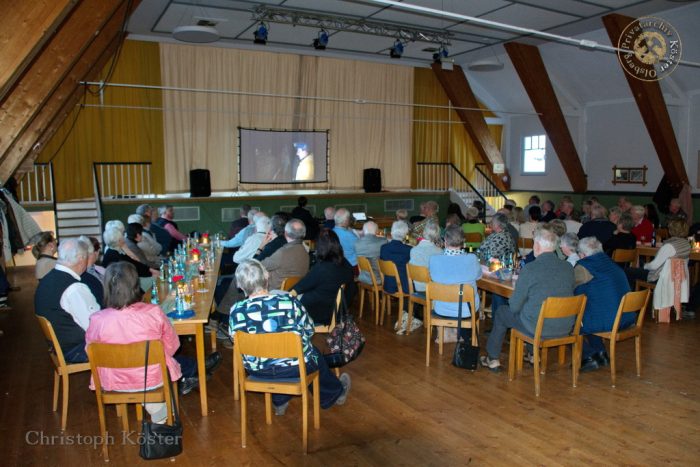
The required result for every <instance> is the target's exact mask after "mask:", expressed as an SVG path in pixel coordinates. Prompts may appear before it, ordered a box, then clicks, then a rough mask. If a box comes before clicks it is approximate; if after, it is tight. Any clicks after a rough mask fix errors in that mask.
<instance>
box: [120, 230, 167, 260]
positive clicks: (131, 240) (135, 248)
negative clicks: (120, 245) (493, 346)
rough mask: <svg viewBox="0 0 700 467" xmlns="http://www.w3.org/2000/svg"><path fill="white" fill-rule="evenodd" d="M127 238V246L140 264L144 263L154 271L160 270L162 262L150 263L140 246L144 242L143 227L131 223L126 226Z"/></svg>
mask: <svg viewBox="0 0 700 467" xmlns="http://www.w3.org/2000/svg"><path fill="white" fill-rule="evenodd" d="M125 237H126V238H125V243H126V246H127V247H128V248H129V250H131V252H132V253H134V254H135V255H136V258H137V259H138V262H139V263H143V264H145V265H147V266H148V267H149V268H153V269H158V268H159V267H160V261H155V262H151V261H149V260H148V258H147V257H146V253H145V252H144V251H143V250H142V249H141V247H140V246H139V244H140V243H141V242H142V241H143V225H141V224H140V223H138V222H132V223H130V224H129V225H127V226H126V233H125Z"/></svg>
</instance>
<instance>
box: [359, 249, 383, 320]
mask: <svg viewBox="0 0 700 467" xmlns="http://www.w3.org/2000/svg"><path fill="white" fill-rule="evenodd" d="M357 266H358V267H359V268H360V273H362V272H363V271H364V272H366V273H368V274H369V277H370V278H371V279H372V283H371V284H367V283H365V282H362V281H357V286H358V289H359V292H360V318H362V312H363V310H364V306H365V293H367V294H368V295H370V297H373V298H374V300H373V301H372V306H373V307H374V324H379V284H377V277H376V276H375V275H374V271H373V270H372V263H371V262H370V260H369V258H367V257H364V256H358V257H357Z"/></svg>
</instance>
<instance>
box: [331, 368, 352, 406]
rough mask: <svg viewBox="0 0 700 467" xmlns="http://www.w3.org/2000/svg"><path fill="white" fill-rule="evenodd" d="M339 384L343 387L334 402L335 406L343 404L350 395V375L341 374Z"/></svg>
mask: <svg viewBox="0 0 700 467" xmlns="http://www.w3.org/2000/svg"><path fill="white" fill-rule="evenodd" d="M339 379H340V384H342V385H343V392H342V393H341V394H340V396H339V397H338V399H336V401H335V405H343V404H345V401H346V400H347V399H348V394H349V393H350V386H351V385H352V381H351V380H350V375H349V374H347V373H343V374H342V375H340V378H339Z"/></svg>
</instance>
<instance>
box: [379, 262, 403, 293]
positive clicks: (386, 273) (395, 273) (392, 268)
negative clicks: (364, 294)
mask: <svg viewBox="0 0 700 467" xmlns="http://www.w3.org/2000/svg"><path fill="white" fill-rule="evenodd" d="M377 261H378V262H379V272H380V273H381V275H382V284H386V278H387V277H393V278H394V279H395V280H396V289H397V290H398V293H403V289H402V288H401V277H400V276H399V270H398V269H397V268H396V264H395V263H394V262H393V261H386V260H383V259H380V260H377Z"/></svg>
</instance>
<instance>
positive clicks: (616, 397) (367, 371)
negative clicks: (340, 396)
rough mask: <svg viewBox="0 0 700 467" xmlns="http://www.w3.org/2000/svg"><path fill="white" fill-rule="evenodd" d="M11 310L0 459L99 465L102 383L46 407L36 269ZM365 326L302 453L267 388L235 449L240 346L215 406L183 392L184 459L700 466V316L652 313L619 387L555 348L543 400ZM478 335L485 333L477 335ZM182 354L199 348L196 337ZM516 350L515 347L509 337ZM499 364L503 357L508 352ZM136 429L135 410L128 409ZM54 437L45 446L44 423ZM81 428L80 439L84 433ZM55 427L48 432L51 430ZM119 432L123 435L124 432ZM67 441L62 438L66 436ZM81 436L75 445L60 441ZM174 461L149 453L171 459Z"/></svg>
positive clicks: (118, 455) (292, 410)
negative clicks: (348, 381)
mask: <svg viewBox="0 0 700 467" xmlns="http://www.w3.org/2000/svg"><path fill="white" fill-rule="evenodd" d="M11 279H12V281H13V282H14V283H15V285H20V286H21V287H22V290H21V291H20V292H13V293H12V294H11V296H10V304H11V306H12V307H13V311H11V312H9V313H0V329H2V330H4V332H5V335H4V337H0V368H2V373H3V376H2V378H1V379H0V398H1V399H0V401H1V402H0V419H1V420H2V422H1V423H0V456H1V457H0V458H1V459H2V461H0V462H2V464H3V465H73V466H78V465H80V466H87V465H101V464H104V461H103V459H102V456H101V451H100V450H99V449H95V448H93V446H91V445H76V444H78V441H82V442H84V441H87V442H92V438H91V437H94V436H96V435H97V434H98V431H99V428H98V421H97V411H96V404H95V397H94V394H93V393H92V392H91V391H90V390H89V389H88V387H87V385H88V375H86V374H80V375H77V376H73V377H72V378H71V394H70V396H71V397H70V410H69V417H68V429H67V431H66V432H65V433H64V434H63V436H62V437H61V431H60V415H59V413H60V412H58V413H54V412H52V411H51V392H52V380H53V376H52V372H51V366H50V362H49V358H48V356H47V355H46V350H45V346H44V343H43V339H42V337H41V336H40V330H39V328H38V326H37V324H36V322H35V320H34V311H33V306H32V304H33V292H34V285H33V278H32V276H31V271H28V270H19V271H17V272H15V273H14V276H12V277H11ZM366 318H367V317H366V316H365V319H364V320H362V321H361V322H360V325H361V327H362V329H363V331H364V332H365V335H366V337H367V345H366V348H365V350H364V352H363V354H362V355H361V357H360V358H359V359H358V360H357V361H356V362H353V363H352V364H351V365H349V366H348V367H346V370H347V371H348V372H349V373H350V374H351V375H352V391H351V394H350V397H349V399H348V401H347V403H346V405H344V406H342V407H333V408H331V409H329V410H325V411H322V414H321V429H320V430H319V431H314V430H313V428H311V429H310V437H309V454H308V455H307V456H303V455H302V454H301V419H300V405H301V404H300V401H299V400H294V401H292V403H291V404H290V407H289V410H288V412H287V414H286V415H285V416H284V417H274V420H273V424H272V425H270V426H268V425H266V424H265V415H264V406H263V403H262V397H261V396H256V395H252V396H250V399H249V400H250V402H249V405H250V410H249V422H248V426H249V430H250V434H249V437H248V447H247V448H245V449H243V448H241V447H240V423H239V420H240V406H239V404H238V402H234V400H233V397H232V389H231V384H232V382H231V353H230V352H225V353H224V365H223V366H222V367H221V368H220V369H219V370H218V371H217V372H216V374H215V375H214V377H213V378H212V380H211V382H210V383H209V407H210V409H211V413H210V415H209V416H208V417H202V416H201V413H200V410H199V398H198V395H197V394H196V393H193V394H190V395H189V396H186V397H184V398H182V399H181V404H182V418H183V424H184V427H185V439H184V446H185V450H184V453H183V454H182V455H180V456H179V457H177V458H176V459H175V460H174V462H175V463H177V464H180V465H224V464H226V465H319V466H329V465H381V466H388V465H464V464H467V463H473V464H477V465H504V464H511V465H513V464H516V465H531V464H540V465H582V464H587V465H588V464H594V465H610V464H625V465H633V464H634V465H657V464H661V463H665V464H670V465H699V464H700V417H699V415H700V414H699V413H698V412H699V410H700V403H699V402H698V392H699V391H700V389H699V388H700V364H699V363H698V362H699V361H700V359H698V337H699V336H700V325H699V324H698V320H691V321H683V322H680V323H673V324H671V325H656V324H654V323H652V322H649V321H648V322H647V323H646V324H645V328H646V332H645V334H644V341H643V354H644V355H643V360H644V363H643V369H642V377H641V378H637V376H636V375H635V371H634V360H633V356H634V346H633V344H632V343H631V342H628V343H624V344H622V346H621V350H620V355H619V357H620V359H619V362H618V368H619V371H618V379H617V388H612V387H611V386H610V374H609V372H608V371H603V370H600V371H597V372H594V373H586V374H582V375H581V377H580V378H579V386H578V387H577V388H572V387H571V372H570V369H569V368H568V367H561V368H560V367H558V366H557V365H556V363H555V360H556V358H555V355H554V353H552V355H551V358H550V362H554V364H550V369H549V372H548V374H547V375H546V376H544V377H543V382H542V395H541V397H540V398H536V397H535V395H534V384H533V378H532V369H530V368H527V365H526V368H525V371H524V373H523V375H522V376H521V377H520V378H518V379H517V380H515V381H514V382H510V383H509V382H508V377H507V375H506V373H505V372H502V373H499V374H494V373H491V372H489V371H487V370H484V369H479V370H478V371H476V372H475V373H471V372H468V371H464V370H460V369H457V368H454V367H452V366H451V365H450V356H449V355H450V354H451V350H452V346H448V347H447V349H446V353H445V355H444V356H442V357H440V356H438V355H437V350H436V349H434V352H433V356H432V358H431V366H430V367H429V368H426V366H425V348H424V346H425V333H424V331H419V332H418V333H417V334H416V335H411V336H396V335H395V334H394V333H393V332H392V331H391V330H390V329H389V325H388V324H387V323H385V326H384V328H378V327H375V326H374V324H373V323H370V321H369V320H366ZM482 347H483V343H482ZM185 351H186V352H190V353H191V352H193V349H192V347H191V344H188V345H186V346H185ZM506 351H507V349H506ZM501 361H502V362H505V361H507V357H506V356H505V354H504V355H503V356H502V359H501ZM107 417H108V424H109V427H110V430H111V434H112V435H113V436H114V442H115V444H114V445H112V446H111V447H110V456H111V464H113V465H127V464H137V463H142V462H143V461H141V460H140V458H139V457H138V448H137V447H136V446H134V445H131V444H129V442H130V441H132V442H133V441H134V440H135V439H136V435H135V434H132V435H131V436H130V437H127V438H126V439H124V438H123V436H122V434H121V432H120V429H119V426H120V425H119V423H118V419H117V417H116V413H115V411H114V410H113V409H110V410H108V411H107ZM130 418H131V423H132V427H133V429H134V430H135V429H136V426H135V417H134V416H133V412H131V417H130ZM40 433H43V435H44V436H46V437H47V438H45V439H44V445H37V444H36V443H37V442H38V441H40V439H39V435H40ZM78 435H81V436H83V437H85V438H84V439H80V440H79V439H78ZM52 436H53V437H54V438H53V439H52V438H51V437H52ZM122 441H126V444H124V443H123V442H122ZM61 442H63V443H64V445H61V444H60V443H61ZM70 442H72V443H73V444H74V445H65V444H67V443H70ZM170 463H171V462H170V460H165V461H156V462H151V463H150V464H149V465H161V464H162V465H169V464H170Z"/></svg>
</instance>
